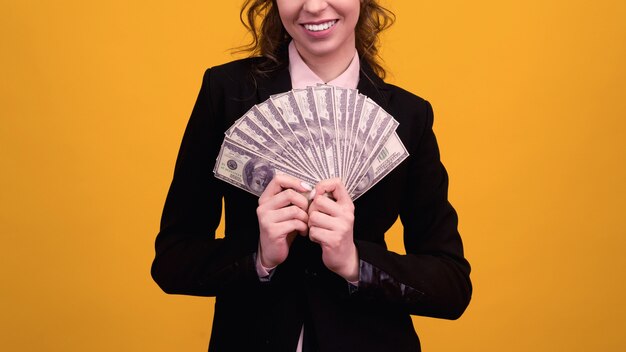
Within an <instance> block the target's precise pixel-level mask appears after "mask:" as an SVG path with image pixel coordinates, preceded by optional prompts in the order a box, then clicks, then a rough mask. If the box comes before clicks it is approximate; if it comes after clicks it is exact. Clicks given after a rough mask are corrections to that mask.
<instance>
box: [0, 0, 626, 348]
mask: <svg viewBox="0 0 626 352" xmlns="http://www.w3.org/2000/svg"><path fill="white" fill-rule="evenodd" d="M239 4H240V1H232V0H227V1H219V2H215V1H206V0H205V1H197V0H189V1H120V0H111V1H104V2H92V1H82V0H80V1H79V0H56V1H51V0H41V1H8V0H2V10H1V11H0V50H1V51H0V52H1V55H0V71H1V73H0V77H1V78H0V83H1V85H0V109H1V110H0V111H1V124H0V162H1V165H2V172H1V173H0V184H1V185H2V191H1V192H0V236H1V239H0V243H1V244H2V246H1V249H0V278H1V281H0V282H1V283H0V350H2V351H205V350H206V346H207V341H208V339H209V334H210V327H211V319H212V305H213V300H212V299H206V298H197V297H184V296H167V295H165V294H164V293H162V292H161V291H160V290H159V288H158V287H157V286H156V284H154V283H153V282H152V280H151V278H150V276H149V267H150V263H151V260H152V256H153V241H154V237H155V235H156V233H157V231H158V223H159V217H160V212H161V208H162V205H163V201H164V198H165V195H166V191H167V188H168V186H169V181H170V179H171V175H172V172H173V166H174V162H175V157H176V153H177V151H178V146H179V143H180V139H181V137H182V133H183V129H184V127H185V125H186V122H187V118H188V116H189V113H190V111H191V108H192V105H193V103H194V101H195V98H196V95H197V92H198V89H199V87H200V82H201V77H202V73H203V72H204V69H205V68H206V67H208V66H211V65H216V64H219V63H222V62H225V61H228V60H231V59H233V56H232V55H230V53H229V51H228V49H229V48H232V47H233V46H236V45H238V44H241V43H243V42H244V40H245V34H244V31H243V30H242V28H241V26H240V24H239V22H238V8H239ZM387 4H389V7H390V8H391V9H392V10H393V11H395V13H396V14H397V16H398V21H397V23H396V25H395V26H394V27H393V29H392V30H391V31H389V32H388V33H387V35H386V36H385V38H384V43H385V45H384V48H383V56H384V58H385V61H386V64H387V67H388V68H389V69H390V73H391V75H390V77H389V80H390V81H391V82H394V83H397V84H399V85H401V86H403V87H405V88H407V89H409V90H411V91H413V92H414V93H416V94H418V95H421V96H423V97H425V98H427V99H429V100H430V101H431V102H432V103H433V105H434V108H435V114H436V120H435V129H436V132H437V135H438V138H439V142H440V145H441V151H442V158H443V160H444V163H445V164H446V166H447V168H448V171H449V173H450V178H451V187H450V198H451V200H452V202H453V204H454V205H455V206H456V208H457V209H458V211H459V214H460V219H461V222H460V229H461V231H462V235H463V238H464V241H465V245H466V253H467V257H468V258H469V259H470V261H471V263H472V265H473V272H472V278H473V281H474V285H475V291H474V298H473V301H472V303H471V305H470V307H469V309H468V310H467V312H466V314H465V315H464V316H463V317H462V318H461V319H460V320H458V321H453V322H449V321H441V320H435V319H428V318H420V317H416V318H415V319H414V322H415V326H416V328H417V330H418V332H419V333H420V336H421V339H422V342H423V347H424V350H425V351H429V352H435V351H623V350H626V333H625V332H626V318H625V317H626V303H625V302H624V299H625V298H626V283H625V281H626V280H625V272H626V271H625V269H626V259H625V258H626V255H625V251H626V226H624V220H625V216H624V213H625V201H626V199H625V198H626V197H625V196H626V187H625V186H624V181H626V155H625V152H626V142H625V140H626V122H625V121H624V119H625V118H626V93H625V92H626V64H625V63H626V22H625V19H626V2H624V1H623V0H597V1H593V2H592V1H582V0H570V1H564V0H551V1H544V0H528V1H523V2H519V1H518V2H509V1H495V0H477V1H450V0H441V1H409V0H404V1H400V0H397V1H387ZM399 230H400V228H399V227H396V228H394V230H393V231H391V233H390V238H391V242H392V247H393V248H396V249H398V248H400V247H401V245H400V243H399V241H398V231H399Z"/></svg>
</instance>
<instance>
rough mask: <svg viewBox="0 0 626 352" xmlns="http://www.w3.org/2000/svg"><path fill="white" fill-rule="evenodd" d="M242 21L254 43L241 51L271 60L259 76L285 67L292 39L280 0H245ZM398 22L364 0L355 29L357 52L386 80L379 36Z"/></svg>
mask: <svg viewBox="0 0 626 352" xmlns="http://www.w3.org/2000/svg"><path fill="white" fill-rule="evenodd" d="M239 17H240V19H241V23H243V25H244V26H245V27H246V28H247V29H248V31H249V32H250V34H251V35H252V39H251V41H250V43H249V44H247V45H244V46H242V47H240V48H238V50H237V51H239V52H247V53H249V54H250V56H263V57H265V58H267V59H268V60H265V62H263V63H261V64H259V65H257V67H256V73H258V74H261V75H265V74H267V73H270V72H272V71H274V70H276V69H278V68H279V67H280V66H281V65H283V64H285V63H284V62H281V60H280V51H281V49H283V48H285V47H286V45H287V44H288V43H289V41H290V40H291V37H290V36H289V33H287V31H286V30H285V28H284V27H283V24H282V22H281V20H280V15H279V13H278V6H277V5H276V0H245V1H244V3H243V6H242V7H241V12H240V13H239ZM259 21H260V23H259ZM394 21H395V15H394V14H393V12H391V11H389V10H387V9H386V8H384V7H383V6H381V5H380V4H378V1H377V0H361V9H360V16H359V20H358V22H357V24H356V28H355V37H356V43H355V44H356V50H357V52H358V53H359V56H360V57H361V59H363V60H365V61H366V62H367V63H368V64H369V65H370V66H371V67H372V69H373V70H374V72H375V73H376V74H377V75H378V76H379V77H381V78H385V74H386V73H385V69H384V68H383V67H382V65H381V63H380V55H379V53H378V47H379V45H380V38H379V34H380V32H382V31H384V30H385V29H387V28H389V27H390V26H391V25H392V24H393V22H394Z"/></svg>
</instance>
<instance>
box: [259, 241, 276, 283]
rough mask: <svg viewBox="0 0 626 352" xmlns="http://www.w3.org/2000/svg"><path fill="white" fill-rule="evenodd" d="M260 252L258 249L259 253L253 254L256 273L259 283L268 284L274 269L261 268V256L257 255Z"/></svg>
mask: <svg viewBox="0 0 626 352" xmlns="http://www.w3.org/2000/svg"><path fill="white" fill-rule="evenodd" d="M260 250H261V248H260V247H259V251H257V252H256V253H254V256H255V262H256V273H257V275H258V276H259V280H261V282H268V281H270V280H271V279H272V275H273V274H274V271H275V270H274V269H276V267H273V268H266V267H264V266H263V264H261V256H260V255H259V252H260Z"/></svg>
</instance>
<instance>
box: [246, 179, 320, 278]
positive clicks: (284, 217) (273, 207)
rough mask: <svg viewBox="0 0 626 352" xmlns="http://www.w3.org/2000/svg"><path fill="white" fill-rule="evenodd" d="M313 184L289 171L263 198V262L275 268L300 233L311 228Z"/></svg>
mask: <svg viewBox="0 0 626 352" xmlns="http://www.w3.org/2000/svg"><path fill="white" fill-rule="evenodd" d="M312 189H313V188H312V186H310V185H308V184H307V183H305V182H302V181H300V180H298V179H297V178H295V177H291V176H288V175H276V176H274V178H273V179H272V181H271V182H270V183H269V184H268V185H267V187H266V188H265V191H264V192H263V194H261V197H260V198H259V206H258V208H257V210H256V213H257V217H258V219H259V230H260V236H259V254H258V255H259V256H260V258H261V264H262V265H263V266H264V267H266V268H273V267H275V266H277V265H279V264H281V263H282V262H284V261H285V259H287V255H288V254H289V247H290V246H291V242H293V240H294V238H295V236H296V234H298V233H300V234H301V235H306V234H307V232H308V226H307V223H308V221H309V215H308V213H307V210H308V207H309V201H308V199H307V197H306V196H304V195H302V193H304V194H306V193H308V192H310V191H311V190H312Z"/></svg>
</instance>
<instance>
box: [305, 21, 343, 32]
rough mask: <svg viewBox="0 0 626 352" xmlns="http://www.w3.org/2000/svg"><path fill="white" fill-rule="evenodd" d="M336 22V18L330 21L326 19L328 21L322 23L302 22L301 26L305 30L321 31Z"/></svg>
mask: <svg viewBox="0 0 626 352" xmlns="http://www.w3.org/2000/svg"><path fill="white" fill-rule="evenodd" d="M336 23H337V20H332V21H328V22H324V23H320V24H304V25H303V26H304V28H306V30H307V31H311V32H321V31H325V30H327V29H329V28H331V27H332V26H334V25H335V24H336Z"/></svg>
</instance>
